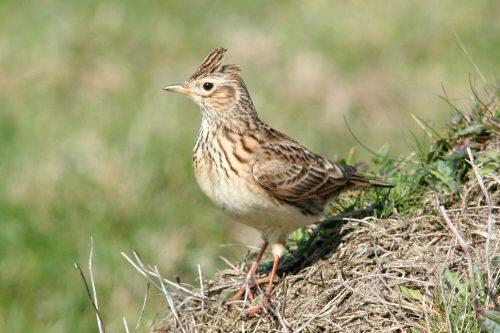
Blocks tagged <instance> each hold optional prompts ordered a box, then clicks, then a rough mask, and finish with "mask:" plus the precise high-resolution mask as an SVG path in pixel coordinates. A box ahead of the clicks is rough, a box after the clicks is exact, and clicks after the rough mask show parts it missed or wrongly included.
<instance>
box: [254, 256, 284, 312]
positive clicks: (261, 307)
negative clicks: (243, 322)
mask: <svg viewBox="0 0 500 333" xmlns="http://www.w3.org/2000/svg"><path fill="white" fill-rule="evenodd" d="M279 264H280V257H279V256H277V255H275V256H274V263H273V270H272V271H271V274H269V283H268V285H267V288H266V295H264V299H263V300H262V302H261V303H260V304H259V305H257V306H254V307H252V308H250V309H248V312H247V318H252V317H253V316H255V315H257V314H259V313H260V312H262V310H264V309H265V308H266V307H267V306H269V302H270V300H271V292H272V290H273V283H274V278H275V277H276V272H277V271H278V266H279Z"/></svg>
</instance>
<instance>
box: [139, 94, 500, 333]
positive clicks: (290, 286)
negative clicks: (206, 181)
mask: <svg viewBox="0 0 500 333" xmlns="http://www.w3.org/2000/svg"><path fill="white" fill-rule="evenodd" d="M444 99H445V100H446V101H447V102H448V103H449V105H450V106H451V107H452V109H453V111H454V115H453V117H452V120H451V121H450V123H449V125H448V131H447V133H446V134H440V133H438V132H437V131H435V130H434V129H432V128H431V127H430V126H429V125H427V124H426V123H425V122H424V121H423V120H421V119H418V118H415V120H416V122H417V124H418V125H419V126H420V127H421V128H422V129H423V130H424V133H425V134H426V136H427V138H428V139H430V144H423V143H418V141H417V140H415V142H416V148H415V151H414V152H413V153H412V154H410V155H409V156H407V157H405V158H401V159H391V158H388V149H387V147H383V148H382V149H380V150H379V151H378V152H377V153H375V155H374V156H375V158H374V164H375V165H376V167H377V171H376V172H375V173H374V174H373V176H375V177H377V178H381V177H382V178H384V181H387V182H390V183H393V184H395V185H396V186H395V188H394V189H392V190H390V191H388V190H379V191H372V190H371V191H365V192H362V193H360V192H359V191H358V192H352V193H351V194H348V195H345V196H343V197H342V198H341V199H340V201H338V202H337V203H336V204H335V205H334V207H332V210H331V212H330V213H331V215H332V216H337V218H330V220H329V222H328V223H321V224H319V225H318V226H317V227H316V228H309V229H306V228H305V229H302V230H299V231H297V232H295V233H294V234H293V235H292V237H291V239H290V241H289V243H288V246H289V250H290V251H289V254H288V255H287V256H286V257H285V258H284V260H283V261H282V264H281V265H280V268H279V275H280V279H279V281H278V282H277V284H276V286H275V289H274V292H273V299H272V306H271V307H269V309H268V310H267V312H268V313H267V314H264V315H262V316H260V317H257V318H253V319H250V320H245V316H244V313H245V310H246V309H247V308H248V307H249V306H250V304H249V302H247V301H241V302H234V303H231V304H225V303H224V299H225V298H226V297H227V296H228V295H230V294H231V293H234V292H235V291H236V290H237V289H238V287H239V286H240V285H241V283H242V281H243V280H244V279H245V276H246V271H247V270H248V263H249V262H250V261H251V258H250V257H251V256H250V255H248V256H247V260H246V261H245V262H243V263H240V264H232V263H229V262H227V265H228V268H227V269H225V270H222V271H219V272H218V273H217V274H215V275H214V276H213V277H211V278H210V279H207V278H204V277H203V276H202V274H201V271H200V277H199V283H200V286H199V287H194V286H190V285H186V284H181V283H177V282H172V281H169V280H166V279H164V278H162V277H161V275H160V273H159V271H158V269H157V268H156V267H155V268H154V269H153V268H152V267H150V266H147V265H144V264H142V262H141V261H140V258H139V257H138V256H136V257H135V258H134V259H130V261H131V262H133V265H135V268H136V269H137V270H138V271H140V272H141V274H143V275H144V276H145V277H146V278H147V279H148V280H149V281H150V283H152V284H154V285H156V286H157V287H158V288H159V289H160V291H161V292H162V293H163V294H164V295H165V297H166V299H167V305H168V309H169V310H168V311H161V312H160V313H162V314H164V315H163V316H162V317H163V318H161V319H160V320H158V321H157V322H156V323H155V324H153V325H152V327H153V328H152V331H154V332H181V331H184V332H195V331H196V332H208V331H212V332H234V331H242V332H325V331H328V332H345V331H350V332H371V331H400V332H407V331H411V332H480V331H481V330H485V331H487V332H498V331H499V330H500V322H499V320H500V319H499V317H498V313H497V312H495V311H494V310H493V309H494V308H495V307H497V308H498V306H499V304H498V302H499V299H498V298H499V289H500V286H499V282H498V281H499V274H500V256H499V246H500V232H499V228H498V226H496V225H495V223H494V220H495V216H498V206H497V205H498V202H499V201H500V189H499V186H498V183H499V179H498V171H499V170H500V152H499V151H500V149H499V148H500V140H499V128H500V124H499V105H498V91H497V90H495V92H494V93H492V94H490V97H489V100H487V101H482V100H481V99H479V97H478V96H477V94H476V93H473V105H472V112H469V113H465V112H463V111H461V110H459V109H458V108H456V107H455V106H454V105H453V104H452V103H450V102H449V100H448V99H447V98H446V97H445V98H444ZM344 162H348V163H354V162H355V156H354V154H350V156H349V157H348V159H347V161H344ZM367 207H368V209H367ZM356 211H357V212H358V213H361V214H363V215H365V216H364V217H363V216H359V215H357V214H356ZM338 216H350V217H349V218H344V219H340V218H338ZM269 268H270V267H266V265H263V267H262V268H261V271H260V273H261V274H266V273H267V270H268V269H269ZM257 294H259V295H260V297H262V293H257ZM256 301H258V299H257V300H255V302H256Z"/></svg>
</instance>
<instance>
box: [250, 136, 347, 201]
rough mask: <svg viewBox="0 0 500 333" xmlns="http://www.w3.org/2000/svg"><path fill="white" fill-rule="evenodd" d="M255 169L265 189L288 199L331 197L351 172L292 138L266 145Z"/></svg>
mask: <svg viewBox="0 0 500 333" xmlns="http://www.w3.org/2000/svg"><path fill="white" fill-rule="evenodd" d="M353 169H354V168H353ZM252 172H253V176H254V178H255V180H256V181H257V182H258V183H259V184H260V185H261V186H262V187H263V188H265V189H266V190H267V191H269V192H271V193H272V194H274V195H275V196H277V197H278V198H281V199H283V200H286V201H288V202H294V201H295V202H298V201H307V200H315V199H320V198H328V197H330V196H331V195H333V194H334V193H335V192H336V191H338V190H339V189H341V188H343V187H344V186H345V185H346V184H347V183H348V182H349V177H350V174H351V173H352V172H351V170H350V169H345V168H343V167H341V166H337V165H335V164H334V163H332V162H330V161H328V160H327V159H324V158H323V157H321V156H319V155H317V154H314V153H312V152H310V151H309V150H307V149H306V148H304V147H302V146H301V145H300V144H298V143H296V142H294V141H289V140H284V141H277V142H276V141H275V142H270V143H265V144H263V145H262V146H261V147H260V149H259V151H258V153H257V156H256V159H255V161H254V164H253V168H252Z"/></svg>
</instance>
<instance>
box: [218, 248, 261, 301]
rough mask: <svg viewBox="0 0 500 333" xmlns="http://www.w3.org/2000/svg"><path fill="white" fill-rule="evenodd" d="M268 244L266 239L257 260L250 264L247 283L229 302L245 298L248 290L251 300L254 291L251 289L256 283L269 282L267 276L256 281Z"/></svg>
mask: <svg viewBox="0 0 500 333" xmlns="http://www.w3.org/2000/svg"><path fill="white" fill-rule="evenodd" d="M268 245H269V243H268V242H267V241H265V242H264V243H263V244H262V246H261V248H260V251H259V253H258V254H257V258H255V261H254V262H253V263H252V266H250V270H249V271H248V274H247V278H246V281H245V283H244V284H243V285H242V286H241V288H240V290H239V291H238V292H237V293H236V294H235V295H234V296H233V297H230V298H229V299H228V302H232V301H239V300H240V299H242V298H243V296H244V295H245V293H246V292H248V297H249V298H250V300H252V299H253V293H252V290H251V289H252V288H253V287H254V286H255V285H259V284H262V283H266V282H267V279H266V280H264V279H265V278H264V279H259V280H257V281H255V273H256V272H257V268H258V267H259V263H260V261H261V260H262V257H263V256H264V252H266V249H267V246H268Z"/></svg>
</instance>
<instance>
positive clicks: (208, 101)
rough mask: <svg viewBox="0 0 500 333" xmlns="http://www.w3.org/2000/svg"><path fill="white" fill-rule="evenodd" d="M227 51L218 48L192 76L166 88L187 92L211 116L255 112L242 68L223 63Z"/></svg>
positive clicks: (167, 89)
mask: <svg viewBox="0 0 500 333" xmlns="http://www.w3.org/2000/svg"><path fill="white" fill-rule="evenodd" d="M226 51H227V50H226V49H224V48H220V47H219V48H216V49H215V50H213V51H212V52H211V53H210V54H209V55H208V57H207V58H206V59H205V60H204V61H203V62H202V63H201V65H200V66H199V67H198V69H197V70H196V71H195V72H194V73H193V74H192V75H191V76H190V77H189V79H187V80H186V81H184V82H182V83H176V84H171V85H168V86H166V87H165V88H163V89H164V90H165V91H172V92H178V93H181V94H184V95H187V96H188V97H190V98H191V99H192V100H193V101H194V102H195V103H196V104H197V105H198V106H199V108H200V110H201V112H202V113H203V115H204V116H207V117H209V118H211V119H225V118H228V117H234V116H237V115H238V113H239V114H241V113H246V112H250V113H255V111H254V107H253V104H252V101H251V99H250V96H249V95H248V91H247V89H246V87H245V83H244V82H243V80H242V78H241V77H240V75H239V71H240V69H239V68H238V67H237V66H235V65H222V59H223V58H224V53H225V52H226Z"/></svg>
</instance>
